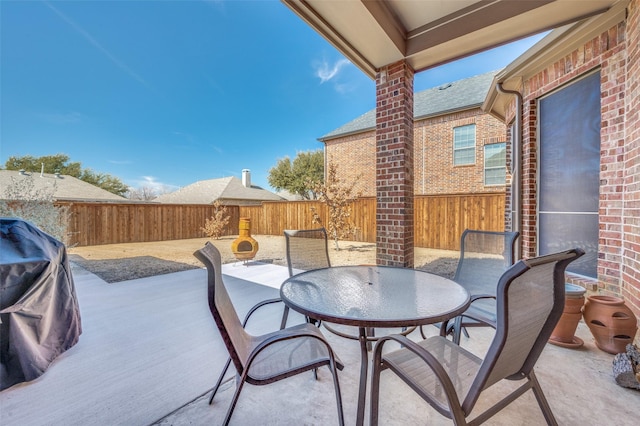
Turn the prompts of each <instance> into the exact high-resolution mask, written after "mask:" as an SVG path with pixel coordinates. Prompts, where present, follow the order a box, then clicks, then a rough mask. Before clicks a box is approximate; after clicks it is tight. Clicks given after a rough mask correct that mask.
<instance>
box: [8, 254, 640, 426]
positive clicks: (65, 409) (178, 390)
mask: <svg viewBox="0 0 640 426" xmlns="http://www.w3.org/2000/svg"><path fill="white" fill-rule="evenodd" d="M268 266H269V267H268V268H267V267H265V268H264V269H263V270H262V272H261V271H260V265H257V264H256V265H250V266H242V267H238V266H233V265H230V266H227V265H225V274H227V275H226V276H227V277H228V278H227V284H228V288H229V292H230V293H231V297H232V299H233V302H234V305H235V306H236V307H237V309H238V311H239V313H240V315H241V316H242V315H243V313H244V312H246V310H247V309H249V307H250V306H252V305H253V304H254V303H255V302H256V301H258V300H262V299H264V298H268V297H273V296H275V295H277V290H276V289H275V288H269V287H267V286H264V285H258V284H255V283H252V282H249V281H246V280H242V279H240V278H242V277H243V276H246V277H250V278H251V281H255V282H262V283H273V282H281V281H282V278H283V277H286V269H285V271H284V274H285V275H282V274H283V271H282V270H281V269H278V268H275V269H274V268H273V266H274V265H268ZM227 268H233V269H227ZM283 269H284V268H283ZM243 274H244V275H243ZM205 276H206V273H205V271H204V270H193V271H185V272H179V273H176V274H168V275H163V276H158V277H150V278H145V279H140V280H132V281H127V282H123V283H117V284H106V283H105V282H104V281H102V280H100V279H99V278H97V277H96V276H95V275H92V274H89V273H87V272H86V271H83V270H78V269H77V268H74V278H75V280H76V288H77V292H78V297H79V301H80V309H81V313H82V319H83V328H84V332H83V334H82V336H81V337H80V343H78V345H76V346H75V347H74V348H72V349H71V350H70V351H68V352H67V353H65V354H64V355H63V356H61V357H60V358H59V359H58V360H56V361H55V362H54V363H53V365H52V366H51V367H50V369H49V370H48V371H47V372H46V373H45V374H44V375H43V376H42V377H40V378H39V379H37V380H35V381H33V382H29V383H24V384H21V385H16V386H14V387H12V388H10V389H6V390H5V391H2V392H0V424H2V425H3V426H13V425H20V426H25V425H35V426H38V425H87V424H96V425H150V424H157V425H201V424H220V423H221V421H222V418H223V417H224V414H225V412H226V409H227V406H228V403H229V400H230V398H231V395H232V393H233V390H234V386H235V383H234V381H233V380H230V381H228V382H227V383H226V384H225V385H224V387H223V389H222V390H221V391H220V392H219V394H218V395H217V396H216V400H215V402H214V404H213V405H211V406H210V405H208V403H207V402H208V397H209V391H210V389H211V388H212V387H213V384H214V383H215V380H216V378H217V375H218V374H219V371H220V370H221V369H222V366H223V364H224V361H225V360H226V357H227V354H226V351H225V349H224V346H223V344H222V342H221V339H220V337H219V335H218V333H217V331H216V330H215V325H214V324H213V320H212V319H211V317H210V314H209V312H208V309H207V305H206V298H205V294H206V282H205ZM234 277H235V278H234ZM278 280H280V281H278ZM276 286H277V285H276ZM281 312H282V310H281V307H278V306H273V307H270V308H267V309H265V310H264V311H262V312H260V314H259V316H257V317H256V318H255V319H254V320H253V321H252V322H251V324H250V325H249V329H250V331H252V332H254V333H262V332H265V331H267V330H272V329H274V328H277V326H278V324H279V320H280V315H281ZM293 321H302V318H301V317H300V316H297V318H296V316H295V315H294V317H293V318H292V319H291V322H293ZM427 330H429V332H430V333H436V329H435V328H434V327H428V328H427ZM324 332H325V335H326V336H327V339H328V340H329V341H330V343H331V344H332V346H333V347H334V349H335V351H336V352H337V353H338V355H339V356H340V358H341V359H342V361H343V362H344V363H345V369H344V370H343V371H342V372H340V384H341V387H342V396H343V401H344V408H345V417H346V422H347V424H348V425H350V424H354V423H355V412H356V396H357V391H358V387H357V379H358V374H359V366H360V354H359V347H358V343H357V342H356V341H351V340H347V339H343V338H340V337H338V336H335V335H332V334H331V333H329V332H328V331H326V330H325V331H324ZM470 333H471V337H470V338H469V339H467V338H464V337H463V341H462V345H464V346H465V347H467V348H469V349H470V350H472V351H473V352H475V353H476V354H478V355H481V356H482V355H483V353H484V350H486V347H487V345H488V342H489V340H490V339H491V337H492V332H491V331H490V330H488V329H472V330H470ZM577 335H578V336H579V337H581V338H582V339H583V340H584V341H585V345H584V347H583V348H581V349H577V350H571V349H565V348H560V347H556V346H553V345H547V347H546V348H545V351H544V352H543V354H542V357H541V359H540V362H539V363H538V366H537V369H536V372H537V374H538V377H539V380H540V382H541V384H542V387H543V389H544V390H545V393H546V395H547V397H548V399H549V402H550V404H551V407H552V409H553V411H554V413H555V415H556V417H557V419H558V421H559V423H560V424H566V425H574V424H584V425H609V424H611V425H614V424H615V425H635V424H637V423H638V420H637V418H638V417H637V412H638V407H640V392H638V391H634V390H630V389H626V388H622V387H620V386H618V385H617V384H616V383H615V381H614V379H613V376H612V372H611V361H612V360H613V356H612V355H609V354H607V353H604V352H602V351H600V350H599V349H597V348H596V347H595V344H594V342H593V338H592V337H591V335H590V333H589V330H588V328H587V327H586V326H585V325H584V324H583V323H581V324H580V325H579V328H578V332H577ZM411 337H412V338H414V339H418V338H419V334H418V333H413V334H412V335H411ZM229 378H230V379H231V378H232V374H229ZM502 388H503V386H496V387H495V389H491V392H489V393H488V394H487V396H486V397H484V398H483V399H482V400H481V401H480V402H479V408H482V407H486V406H488V405H489V404H490V403H491V401H492V400H495V399H496V398H498V397H499V396H500V392H501V391H504V389H502ZM382 394H383V398H382V405H381V419H380V420H381V424H387V425H396V424H397V425H400V424H402V425H404V424H436V425H438V424H450V421H447V420H446V419H443V418H442V417H441V416H440V415H439V414H437V413H436V412H435V411H434V410H433V409H431V408H430V407H429V406H428V405H427V404H426V403H424V402H423V401H421V400H420V399H419V398H417V397H416V396H415V395H414V394H413V393H412V392H411V391H410V390H408V388H407V387H406V386H405V385H404V384H403V383H402V382H400V381H399V380H398V379H397V378H395V377H393V375H392V374H390V373H389V372H386V373H384V374H383V379H382ZM335 423H337V416H336V408H335V400H334V394H333V386H332V383H331V377H330V375H329V372H328V371H327V370H326V369H321V370H320V372H319V380H314V379H313V376H312V375H311V374H302V375H299V376H297V377H294V378H289V379H287V380H284V381H282V382H279V383H275V384H272V385H267V386H251V385H245V387H244V389H243V392H242V395H241V396H240V400H239V402H238V406H237V408H236V411H235V413H234V416H233V418H232V424H236V425H245V424H285V425H289V424H295V425H299V424H307V425H326V424H335ZM543 423H544V420H543V418H542V415H541V414H540V411H539V409H538V406H537V404H536V402H535V399H534V398H533V396H532V395H531V394H530V392H529V393H528V394H526V395H525V396H524V397H523V398H521V399H520V400H518V401H517V402H516V403H514V404H513V405H512V406H510V407H508V408H507V409H505V410H504V411H503V412H501V413H500V414H499V415H497V416H496V417H495V418H493V419H492V420H491V421H490V422H489V423H488V424H495V425H536V424H543Z"/></svg>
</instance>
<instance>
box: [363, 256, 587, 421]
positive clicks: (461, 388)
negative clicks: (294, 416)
mask: <svg viewBox="0 0 640 426" xmlns="http://www.w3.org/2000/svg"><path fill="white" fill-rule="evenodd" d="M583 254H584V252H583V251H582V250H580V249H572V250H567V251H564V252H560V253H555V254H551V255H546V256H541V257H538V258H534V259H529V260H521V261H519V262H518V263H516V264H515V265H513V266H512V267H511V268H509V269H508V270H507V271H506V272H505V273H504V274H503V275H502V277H501V278H500V280H499V283H498V287H497V323H496V333H495V335H494V337H493V340H492V342H491V344H490V346H489V349H488V351H487V354H486V356H485V358H484V360H482V359H480V358H478V357H477V356H475V355H473V354H472V353H470V352H469V351H467V350H465V349H464V348H462V347H460V346H459V345H456V344H455V343H453V342H451V341H450V340H447V339H446V337H445V332H444V331H445V329H444V328H441V333H440V336H434V337H431V338H429V339H426V340H423V341H421V342H414V341H411V340H409V339H407V338H406V337H403V336H387V337H384V338H382V339H380V341H379V342H378V344H376V346H375V349H374V354H373V372H372V385H371V424H372V425H377V424H378V405H379V393H380V373H381V372H382V371H383V370H386V369H390V370H392V371H393V372H394V373H396V374H397V375H398V376H399V377H400V378H401V379H402V380H404V381H405V382H406V383H407V384H408V385H409V386H410V387H411V388H412V389H413V390H414V391H416V392H417V393H418V395H420V397H422V398H423V399H424V400H425V401H427V402H428V403H429V404H430V405H431V406H432V407H433V408H434V409H435V410H436V411H438V412H439V413H440V414H442V415H444V416H446V417H448V418H450V419H452V420H453V422H454V424H456V425H466V424H470V425H478V424H481V423H483V422H484V421H486V420H488V419H489V418H491V417H492V416H493V415H494V414H496V413H497V412H498V411H500V410H501V409H503V408H505V407H506V406H507V405H508V404H510V403H511V402H512V401H514V400H515V399H517V398H518V397H519V396H520V395H522V394H523V393H524V392H526V391H527V390H529V389H532V390H533V393H534V395H535V397H536V399H537V401H538V405H539V406H540V409H541V410H542V413H543V414H544V417H545V419H546V421H547V423H548V424H550V425H555V424H557V422H556V420H555V418H554V416H553V413H552V412H551V408H550V407H549V404H548V403H547V401H546V398H545V396H544V394H543V392H542V388H541V387H540V384H539V383H538V380H537V378H536V376H535V374H534V371H533V367H534V365H535V363H536V361H537V360H538V357H539V356H540V353H541V352H542V350H543V348H544V346H545V344H546V343H547V340H548V339H549V337H550V336H551V333H552V331H553V328H554V327H555V325H556V323H557V322H558V320H559V319H560V316H561V315H562V311H563V309H564V286H565V284H564V271H565V269H566V267H567V265H568V264H569V263H571V262H572V261H574V260H575V259H577V258H578V257H580V256H582V255H583ZM392 340H393V341H396V342H399V343H401V344H402V345H404V347H403V348H402V349H399V350H396V351H394V352H390V353H387V354H384V355H382V351H383V347H384V345H385V343H387V342H389V341H392ZM503 379H506V380H514V381H515V380H525V383H524V384H522V385H521V386H520V387H518V388H517V389H516V390H514V391H513V392H511V393H510V394H508V395H507V396H506V397H504V398H503V399H502V400H501V401H499V402H498V403H496V404H495V405H493V406H492V407H490V408H489V409H487V410H486V411H484V412H483V413H481V414H479V415H478V416H475V417H474V418H473V419H472V420H471V421H470V422H469V423H467V418H468V417H470V415H471V413H472V410H473V408H474V406H475V404H476V402H477V401H478V398H479V397H480V394H481V393H482V391H483V390H485V389H487V388H488V387H490V386H492V385H493V384H495V383H497V382H499V381H501V380H503Z"/></svg>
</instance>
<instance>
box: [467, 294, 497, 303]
mask: <svg viewBox="0 0 640 426" xmlns="http://www.w3.org/2000/svg"><path fill="white" fill-rule="evenodd" d="M495 298H496V296H494V295H491V294H474V295H472V296H471V302H470V303H473V302H475V301H476V300H480V299H495Z"/></svg>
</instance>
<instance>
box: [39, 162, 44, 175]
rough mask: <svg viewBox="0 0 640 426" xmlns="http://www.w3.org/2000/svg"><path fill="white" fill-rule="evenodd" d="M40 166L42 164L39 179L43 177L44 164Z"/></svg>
mask: <svg viewBox="0 0 640 426" xmlns="http://www.w3.org/2000/svg"><path fill="white" fill-rule="evenodd" d="M40 164H42V167H41V168H40V177H44V163H40Z"/></svg>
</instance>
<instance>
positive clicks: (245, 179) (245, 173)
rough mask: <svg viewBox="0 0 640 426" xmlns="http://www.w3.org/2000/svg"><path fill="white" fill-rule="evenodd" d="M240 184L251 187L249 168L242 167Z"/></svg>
mask: <svg viewBox="0 0 640 426" xmlns="http://www.w3.org/2000/svg"><path fill="white" fill-rule="evenodd" d="M242 185H244V187H245V188H251V170H249V169H242Z"/></svg>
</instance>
